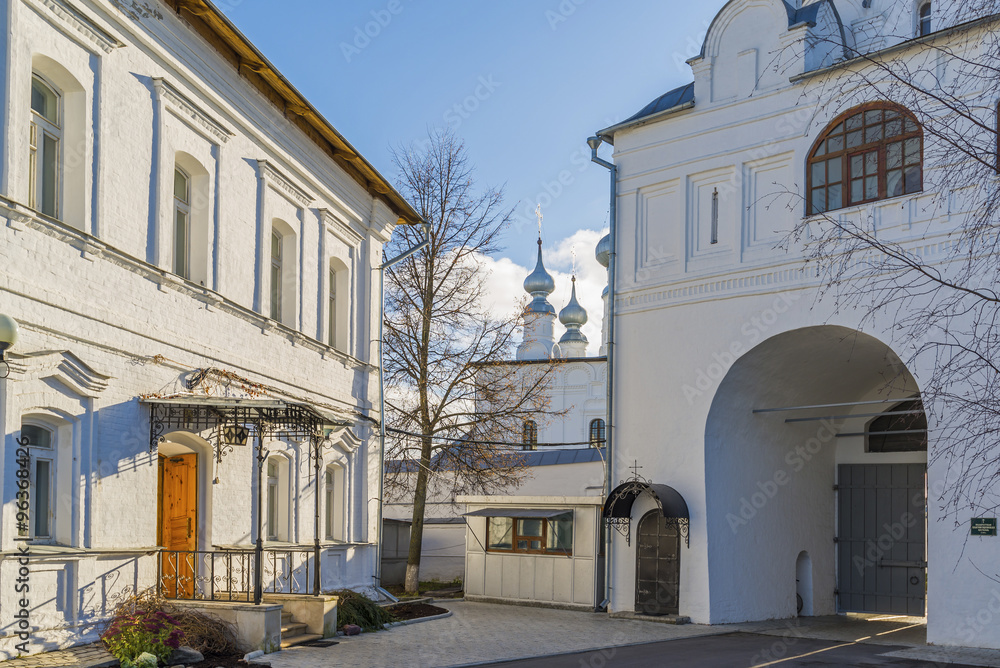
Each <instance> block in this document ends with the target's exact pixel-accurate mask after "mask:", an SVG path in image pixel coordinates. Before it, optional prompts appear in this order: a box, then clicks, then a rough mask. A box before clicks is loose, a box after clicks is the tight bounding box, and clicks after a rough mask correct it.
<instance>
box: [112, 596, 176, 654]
mask: <svg viewBox="0 0 1000 668" xmlns="http://www.w3.org/2000/svg"><path fill="white" fill-rule="evenodd" d="M183 639H184V632H183V631H181V629H180V627H179V626H178V624H177V622H176V620H174V619H173V618H172V617H171V616H170V615H168V614H167V613H165V612H163V611H162V610H155V611H152V612H149V611H145V610H137V611H135V612H132V613H127V614H119V615H117V616H115V618H114V619H113V620H112V622H111V625H110V626H109V627H108V630H107V631H105V632H104V633H103V635H101V640H103V641H104V646H105V647H107V648H108V651H109V652H110V653H111V655H112V656H114V657H115V658H116V659H118V660H119V661H121V662H122V665H124V666H128V665H133V666H137V667H138V666H144V665H147V664H148V661H149V660H148V659H146V658H142V659H141V660H142V661H143V663H140V662H139V661H140V657H143V655H144V654H150V655H152V656H153V658H154V659H160V660H163V661H166V659H167V657H168V656H170V653H171V652H173V651H174V650H175V649H177V648H178V647H180V646H181V641H182V640H183ZM154 665H155V664H154Z"/></svg>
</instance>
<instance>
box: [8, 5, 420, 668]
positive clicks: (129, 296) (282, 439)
mask: <svg viewBox="0 0 1000 668" xmlns="http://www.w3.org/2000/svg"><path fill="white" fill-rule="evenodd" d="M0 24H2V30H0V34H2V35H4V37H3V38H2V39H0V61H2V63H3V67H2V70H0V71H2V79H0V81H2V85H0V97H2V104H0V156H2V167H0V237H2V241H0V313H3V314H6V315H8V316H12V317H13V318H15V319H16V320H17V321H18V322H19V323H20V338H19V340H18V341H17V343H16V345H15V346H14V347H13V348H12V349H11V350H10V351H8V352H7V355H6V361H7V363H8V365H9V368H10V373H9V375H8V376H7V377H5V378H4V379H3V380H0V433H2V434H3V441H2V448H3V475H2V478H0V498H2V514H0V611H2V613H0V659H2V658H4V657H10V656H14V655H16V654H17V653H18V652H19V651H22V652H23V651H24V650H26V649H27V650H29V651H31V652H35V651H39V650H41V649H52V648H55V647H61V646H67V645H72V644H75V643H79V642H84V641H92V640H94V639H95V638H96V624H97V623H98V622H100V621H101V620H103V619H105V618H106V616H107V614H108V612H109V610H110V609H111V608H112V607H113V606H114V604H115V602H116V598H118V597H120V596H122V595H123V594H126V593H128V592H130V591H135V590H143V589H146V588H148V587H153V586H155V585H156V584H157V579H158V577H159V578H160V581H159V583H160V585H161V587H162V588H163V591H165V592H166V593H167V594H168V595H170V596H179V597H192V596H195V597H206V598H213V597H214V598H227V597H232V598H236V599H239V600H243V601H246V600H248V599H249V600H251V601H252V600H253V597H254V591H253V589H254V587H253V583H254V573H253V570H254V569H253V564H254V563H255V562H254V561H253V560H254V559H255V558H256V557H255V554H254V549H253V548H254V546H255V541H256V540H257V539H258V536H259V537H260V538H261V540H262V541H263V549H264V552H263V555H264V558H263V564H262V568H263V571H264V573H263V585H264V587H265V588H266V589H267V590H272V591H275V592H277V593H284V594H288V593H313V591H314V589H313V587H314V583H315V575H316V572H317V568H316V566H317V564H316V554H317V551H318V552H319V553H320V554H321V562H322V563H321V568H320V574H321V576H322V581H321V583H320V589H321V590H323V591H329V590H331V589H335V588H341V587H355V588H357V587H366V586H371V585H372V582H373V581H372V576H373V573H374V570H375V555H376V547H375V543H376V541H377V537H378V531H377V526H376V518H377V503H376V497H377V491H375V490H377V489H378V476H379V475H380V469H379V455H378V450H377V439H373V438H372V436H373V433H374V428H373V425H375V424H377V421H378V419H379V416H378V415H377V411H376V412H374V413H373V403H374V402H376V401H377V399H378V396H377V391H378V385H377V376H376V372H377V369H376V368H375V367H374V366H373V362H374V361H375V357H374V356H373V346H372V339H373V332H375V331H376V330H377V323H378V320H377V318H378V313H379V308H378V303H377V299H378V295H377V290H375V291H373V289H372V285H373V279H375V280H377V276H376V275H375V274H374V272H373V267H376V266H377V265H378V264H379V263H380V261H381V260H380V258H381V252H382V247H383V244H385V243H386V241H387V240H388V239H389V235H390V233H391V232H392V230H393V227H394V226H395V225H397V224H400V223H415V222H417V221H418V216H417V214H416V213H415V212H414V211H413V210H412V208H411V207H409V205H407V204H406V202H404V201H403V200H402V198H401V197H400V196H399V195H398V194H397V193H396V192H395V191H394V190H393V189H392V188H391V187H390V185H389V184H388V183H387V182H386V181H385V179H384V178H382V177H381V176H380V175H379V174H378V172H377V171H375V169H374V168H373V167H372V166H371V165H370V164H369V163H368V162H366V161H365V159H364V158H363V157H362V156H361V155H359V154H358V153H357V152H356V151H355V150H354V149H353V148H352V147H351V145H350V144H349V143H347V141H346V140H345V139H344V138H343V137H342V136H341V135H340V134H338V133H337V131H336V130H335V129H334V128H333V127H332V126H331V125H329V123H328V122H327V121H325V120H324V119H323V118H322V116H320V114H319V113H318V112H317V111H316V110H315V109H314V108H313V107H311V106H310V105H309V103H308V102H307V101H306V100H305V99H304V98H303V97H302V96H301V95H300V94H299V93H298V92H297V91H296V90H295V89H294V88H293V87H292V86H291V84H289V83H288V82H287V81H286V80H285V79H284V78H283V77H282V76H281V75H280V74H279V73H278V72H277V71H276V70H275V69H274V68H273V66H271V65H270V64H269V63H268V62H267V60H266V59H265V58H264V57H263V56H262V55H261V54H260V53H259V52H258V51H257V50H256V49H255V48H254V47H253V46H252V45H251V44H250V43H249V42H248V41H247V40H246V39H245V38H244V37H243V36H242V35H241V34H240V33H239V32H238V30H237V29H236V28H235V27H234V26H233V25H232V24H231V23H230V22H229V21H228V20H227V19H226V18H225V17H224V16H223V15H222V14H221V13H220V12H219V11H218V10H217V9H216V8H214V7H213V6H212V5H211V4H209V3H207V2H203V1H202V0H183V1H181V0H169V1H165V2H159V1H153V2H150V3H142V4H140V3H126V2H119V1H118V0H83V1H81V2H73V3H72V4H70V3H66V2H63V0H16V1H12V2H7V3H4V4H3V11H2V12H0ZM2 371H3V365H0V373H2ZM314 436H315V437H316V439H315V440H313V438H312V437H314ZM242 443H246V445H241V444H242ZM261 444H262V445H263V448H260V447H259V446H260V445H261ZM316 452H318V453H319V458H318V460H317V459H316V458H315V457H314V455H315V454H316ZM259 454H260V455H261V456H260V457H258V455H259ZM263 454H267V457H266V460H265V459H262V456H263ZM258 462H260V466H259V468H258V466H257V464H258ZM24 479H27V480H29V481H30V484H29V485H28V489H27V491H28V492H29V497H30V501H29V502H28V507H27V510H23V509H22V511H19V509H18V503H19V497H18V492H19V485H18V483H19V481H21V480H24ZM19 512H23V513H26V515H25V514H20V515H19ZM316 527H318V532H317V531H316ZM24 549H28V550H29V552H30V557H28V559H27V560H28V571H29V573H28V575H27V576H26V577H27V583H28V585H29V586H30V590H28V591H27V592H26V593H25V592H24V590H20V589H16V588H15V585H16V584H17V583H18V582H19V580H18V578H19V577H22V575H23V572H22V574H21V575H19V568H20V567H19V563H18V559H19V558H21V557H22V554H21V553H22V551H23V550H24ZM257 563H259V562H257ZM158 574H159V575H158ZM22 608H23V610H24V611H26V612H24V613H23V614H24V615H26V616H27V628H25V625H24V624H21V623H20V621H19V619H18V617H15V614H17V615H18V616H19V617H20V616H22ZM22 634H23V635H22ZM270 640H273V638H271V639H270Z"/></svg>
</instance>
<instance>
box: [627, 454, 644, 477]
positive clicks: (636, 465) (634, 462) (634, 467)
mask: <svg viewBox="0 0 1000 668" xmlns="http://www.w3.org/2000/svg"><path fill="white" fill-rule="evenodd" d="M641 468H642V467H641V466H639V460H638V459H633V460H632V466H630V467H629V470H631V471H632V477H633V478H638V477H639V469H641Z"/></svg>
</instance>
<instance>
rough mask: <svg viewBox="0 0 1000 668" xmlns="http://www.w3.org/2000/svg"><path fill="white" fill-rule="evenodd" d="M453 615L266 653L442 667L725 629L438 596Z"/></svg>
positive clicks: (292, 667)
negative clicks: (319, 645)
mask: <svg viewBox="0 0 1000 668" xmlns="http://www.w3.org/2000/svg"><path fill="white" fill-rule="evenodd" d="M435 605H440V606H443V607H445V608H448V609H450V610H452V611H453V612H454V613H455V614H454V615H452V616H451V617H448V618H446V619H439V620H434V621H429V622H424V623H421V624H410V625H408V626H400V627H396V628H394V629H392V630H391V631H386V632H380V633H364V634H362V635H360V636H354V637H350V638H347V637H340V638H337V640H339V641H340V644H339V645H335V646H333V647H329V648H325V649H321V648H310V647H302V648H298V647H295V648H292V649H288V650H285V651H283V652H279V653H276V654H269V655H268V656H267V657H266V660H267V661H270V662H271V665H272V666H273V668H319V667H321V666H357V667H359V668H380V667H384V668H389V667H392V668H404V667H405V668H444V667H446V666H466V665H472V664H477V663H484V662H493V661H503V660H510V659H521V658H528V657H535V656H545V655H550V654H561V653H566V652H580V651H586V650H590V649H598V648H602V647H610V646H620V645H633V644H636V643H646V642H655V641H658V640H672V639H675V638H690V637H695V636H702V635H711V634H716V633H725V632H727V630H720V629H717V628H714V627H710V626H701V625H697V624H686V625H683V626H672V625H669V624H657V623H653V622H646V621H637V620H630V619H609V618H608V617H607V615H603V614H595V613H587V612H572V611H566V610H549V609H546V608H531V607H524V606H513V605H496V604H492V603H473V602H471V601H455V602H452V601H438V602H436V603H435Z"/></svg>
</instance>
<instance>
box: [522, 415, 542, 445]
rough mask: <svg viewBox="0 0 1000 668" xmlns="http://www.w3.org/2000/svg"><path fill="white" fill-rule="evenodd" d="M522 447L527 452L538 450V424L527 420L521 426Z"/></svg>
mask: <svg viewBox="0 0 1000 668" xmlns="http://www.w3.org/2000/svg"><path fill="white" fill-rule="evenodd" d="M521 445H522V447H523V448H524V449H525V450H537V449H538V423H537V422H535V421H534V420H525V421H524V424H523V425H521Z"/></svg>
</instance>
